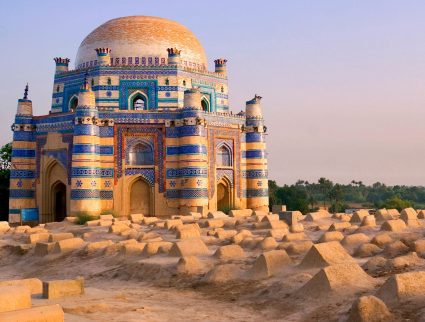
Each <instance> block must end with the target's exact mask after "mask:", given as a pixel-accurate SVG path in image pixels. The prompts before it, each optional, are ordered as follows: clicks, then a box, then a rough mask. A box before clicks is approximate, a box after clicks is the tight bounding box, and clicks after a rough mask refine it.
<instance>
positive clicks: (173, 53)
mask: <svg viewBox="0 0 425 322" xmlns="http://www.w3.org/2000/svg"><path fill="white" fill-rule="evenodd" d="M167 52H168V65H178V64H179V63H180V52H181V50H178V49H177V48H167Z"/></svg>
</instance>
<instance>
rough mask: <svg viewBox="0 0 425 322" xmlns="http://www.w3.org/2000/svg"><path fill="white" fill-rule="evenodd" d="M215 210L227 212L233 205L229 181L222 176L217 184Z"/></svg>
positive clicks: (232, 191) (231, 187)
mask: <svg viewBox="0 0 425 322" xmlns="http://www.w3.org/2000/svg"><path fill="white" fill-rule="evenodd" d="M216 191H217V210H220V211H225V212H227V211H229V210H231V209H232V208H233V205H234V189H233V186H232V183H231V180H230V179H229V178H228V177H227V176H226V175H224V176H223V177H221V178H220V180H219V181H218V182H217V188H216Z"/></svg>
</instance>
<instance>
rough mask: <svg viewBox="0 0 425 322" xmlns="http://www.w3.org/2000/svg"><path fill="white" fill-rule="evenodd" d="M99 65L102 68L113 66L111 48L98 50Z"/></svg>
mask: <svg viewBox="0 0 425 322" xmlns="http://www.w3.org/2000/svg"><path fill="white" fill-rule="evenodd" d="M95 50H96V53H97V64H98V65H100V66H110V65H111V50H110V49H109V48H96V49H95Z"/></svg>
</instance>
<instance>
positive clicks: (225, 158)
mask: <svg viewBox="0 0 425 322" xmlns="http://www.w3.org/2000/svg"><path fill="white" fill-rule="evenodd" d="M216 166H217V167H232V166H233V149H232V148H231V147H230V146H229V144H227V143H226V142H221V143H220V144H218V145H217V147H216Z"/></svg>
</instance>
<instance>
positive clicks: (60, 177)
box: [41, 158, 69, 222]
mask: <svg viewBox="0 0 425 322" xmlns="http://www.w3.org/2000/svg"><path fill="white" fill-rule="evenodd" d="M43 163H44V166H43V170H42V174H41V180H42V191H41V216H42V218H41V219H42V221H43V222H50V221H62V220H63V219H64V218H65V217H66V215H67V213H68V210H69V186H68V185H67V184H66V183H67V180H68V174H67V173H68V172H67V169H66V168H64V167H63V166H62V164H61V163H60V162H59V161H58V160H57V159H55V158H49V159H47V160H44V161H43Z"/></svg>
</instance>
